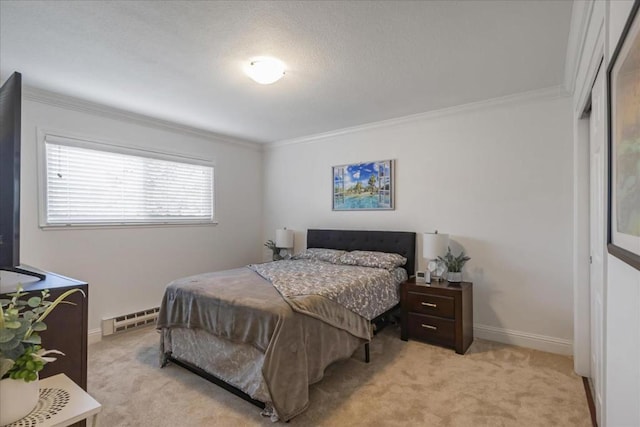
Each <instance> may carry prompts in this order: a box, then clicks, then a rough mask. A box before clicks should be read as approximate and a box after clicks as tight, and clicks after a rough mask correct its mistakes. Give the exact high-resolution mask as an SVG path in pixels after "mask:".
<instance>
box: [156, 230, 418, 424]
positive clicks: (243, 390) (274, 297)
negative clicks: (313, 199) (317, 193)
mask: <svg viewBox="0 0 640 427" xmlns="http://www.w3.org/2000/svg"><path fill="white" fill-rule="evenodd" d="M307 248H314V249H313V250H308V251H305V253H304V254H302V255H301V258H299V259H294V260H290V261H289V260H287V261H276V262H273V263H265V264H257V265H252V266H248V267H244V268H240V269H234V270H226V271H221V272H214V273H206V274H201V275H198V276H191V277H187V278H183V279H179V280H176V281H174V282H172V283H170V284H169V285H168V286H167V289H166V291H165V295H164V297H163V301H162V304H161V307H160V313H159V318H158V323H157V328H158V329H159V330H160V331H161V339H160V350H161V352H160V354H161V358H162V359H161V364H162V366H164V365H165V364H167V363H169V362H173V363H175V364H178V365H180V366H182V367H185V368H187V369H189V370H191V371H192V372H195V373H196V374H198V375H200V376H203V377H205V378H207V379H209V380H210V381H213V382H215V383H216V384H218V385H220V386H222V387H224V388H225V389H227V390H229V391H231V392H233V393H235V394H236V395H238V396H240V397H242V398H244V399H246V400H248V401H250V402H252V403H254V404H255V405H257V406H259V407H261V408H263V415H266V416H270V417H271V419H272V420H274V421H275V420H283V421H288V420H290V419H291V418H293V417H295V416H296V415H298V414H300V413H301V412H303V411H304V410H305V409H306V408H307V407H308V405H309V385H311V384H313V383H315V382H317V381H320V380H321V379H322V377H323V375H324V370H325V369H326V367H327V366H328V365H330V364H331V363H333V362H335V361H337V360H341V359H346V358H349V357H351V356H352V355H353V353H354V352H355V351H356V350H358V349H359V348H363V347H364V348H365V351H366V359H367V360H368V357H369V354H368V344H369V341H370V340H371V338H372V336H373V330H374V328H373V325H374V324H376V322H377V321H378V320H379V319H381V318H388V317H389V313H390V312H391V311H392V310H393V309H394V308H395V307H397V304H398V302H399V294H398V285H399V283H400V282H401V281H403V280H406V277H408V276H412V275H413V272H414V271H415V233H412V232H388V231H360V230H308V232H307ZM325 250H333V251H325ZM314 251H315V252H314ZM335 251H346V252H342V255H340V253H337V252H335ZM354 251H375V252H383V253H388V254H398V255H400V256H401V257H403V258H405V259H406V263H405V264H404V265H403V266H402V267H401V268H398V267H397V265H396V264H394V265H393V268H391V267H390V268H386V265H385V268H370V267H367V266H364V265H363V264H362V263H359V264H358V263H355V264H356V265H344V263H347V262H350V261H353V258H354V257H355V258H358V256H357V255H362V254H365V255H366V254H369V253H363V252H354ZM319 253H323V254H324V253H328V254H330V255H331V257H333V256H334V255H335V256H338V255H340V262H337V261H336V262H333V259H332V262H327V261H326V260H325V259H322V260H318V259H309V258H305V257H304V256H303V255H305V254H306V255H309V254H310V255H311V257H312V258H313V257H314V256H316V255H317V254H319ZM344 254H347V255H344ZM396 257H397V255H396ZM336 259H337V258H336ZM362 259H364V261H366V262H368V258H361V259H359V261H362ZM376 259H377V258H376ZM393 259H394V260H395V259H396V258H393ZM366 262H365V264H366ZM376 266H377V264H376ZM348 277H355V278H356V281H355V282H351V281H348V280H347V278H348ZM343 278H344V284H343V285H341V283H342V282H343Z"/></svg>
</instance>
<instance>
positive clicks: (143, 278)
mask: <svg viewBox="0 0 640 427" xmlns="http://www.w3.org/2000/svg"><path fill="white" fill-rule="evenodd" d="M22 123H23V125H22V174H21V177H22V191H21V224H20V230H21V248H20V249H21V250H20V253H21V261H22V263H23V264H28V265H32V266H36V267H38V268H41V269H45V270H50V271H55V272H57V273H60V274H63V275H66V276H70V277H74V278H78V279H82V280H86V281H87V282H89V295H90V296H89V329H90V331H91V330H95V329H96V328H99V327H100V320H101V319H102V318H105V317H111V316H115V315H120V314H124V313H129V312H132V311H137V310H141V309H145V308H149V307H154V306H158V305H159V304H160V301H161V298H162V294H163V291H164V288H165V286H166V285H167V283H168V282H169V281H171V280H173V279H175V278H178V277H183V276H186V275H192V274H197V273H202V272H206V271H212V270H219V269H225V268H232V267H238V266H241V265H245V264H248V263H251V262H256V261H257V260H259V259H260V258H261V256H262V250H261V238H262V224H261V217H262V188H261V186H260V181H261V175H262V165H261V163H262V152H261V150H260V149H259V147H254V148H251V146H240V145H232V144H229V143H225V142H221V141H219V140H216V139H213V138H206V137H203V136H196V135H193V134H189V133H183V132H178V131H172V130H169V129H166V128H162V127H158V126H153V125H144V124H140V123H137V122H133V121H129V120H120V119H117V118H113V117H109V116H105V115H98V114H93V113H90V112H79V111H74V110H72V109H68V108H60V107H56V106H52V105H47V104H45V103H41V102H37V101H34V100H29V99H26V100H25V101H24V102H23V120H22ZM37 127H39V128H43V129H53V130H59V131H63V132H72V133H73V134H81V135H86V136H87V137H89V138H96V139H98V140H105V141H111V142H117V143H124V144H128V145H135V146H137V147H143V148H151V149H154V150H158V151H165V152H170V153H181V154H185V155H190V156H194V157H199V158H205V159H211V160H213V162H214V164H215V179H216V182H215V190H216V217H217V219H218V221H219V224H218V225H215V226H212V225H210V226H164V227H150V228H143V227H133V228H108V229H83V230H81V229H72V230H69V229H64V230H42V229H40V228H39V227H38V189H37V169H36V128H37Z"/></svg>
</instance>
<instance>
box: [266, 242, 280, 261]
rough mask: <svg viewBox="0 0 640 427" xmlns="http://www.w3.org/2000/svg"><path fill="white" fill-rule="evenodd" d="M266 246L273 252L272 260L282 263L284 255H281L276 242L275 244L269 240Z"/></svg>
mask: <svg viewBox="0 0 640 427" xmlns="http://www.w3.org/2000/svg"><path fill="white" fill-rule="evenodd" d="M264 245H265V246H266V247H267V248H269V249H270V250H271V252H273V256H272V257H271V259H272V260H274V261H280V260H281V259H283V258H282V255H280V248H279V247H277V246H276V242H274V241H273V240H267V242H266V243H265V244H264Z"/></svg>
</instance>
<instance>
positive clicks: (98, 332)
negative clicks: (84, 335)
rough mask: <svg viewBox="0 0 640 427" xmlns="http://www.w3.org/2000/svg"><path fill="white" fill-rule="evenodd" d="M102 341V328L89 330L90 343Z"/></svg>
mask: <svg viewBox="0 0 640 427" xmlns="http://www.w3.org/2000/svg"><path fill="white" fill-rule="evenodd" d="M100 341H102V329H100V328H97V329H91V330H90V331H89V340H88V341H87V342H88V343H89V345H91V344H95V343H97V342H100Z"/></svg>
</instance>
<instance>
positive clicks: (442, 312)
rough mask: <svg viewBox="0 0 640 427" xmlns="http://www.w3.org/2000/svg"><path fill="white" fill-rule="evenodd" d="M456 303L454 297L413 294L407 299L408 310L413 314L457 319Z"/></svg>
mask: <svg viewBox="0 0 640 427" xmlns="http://www.w3.org/2000/svg"><path fill="white" fill-rule="evenodd" d="M454 307H455V301H454V299H453V297H447V296H440V295H432V294H425V293H421V292H411V291H409V295H408V298H407V308H408V310H409V311H410V312H412V313H421V314H428V315H431V316H439V317H448V318H450V319H453V318H455V308H454Z"/></svg>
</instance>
